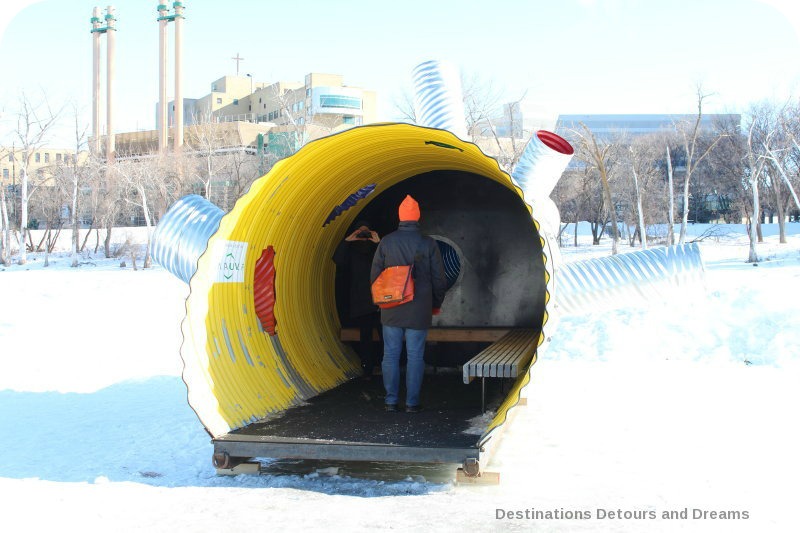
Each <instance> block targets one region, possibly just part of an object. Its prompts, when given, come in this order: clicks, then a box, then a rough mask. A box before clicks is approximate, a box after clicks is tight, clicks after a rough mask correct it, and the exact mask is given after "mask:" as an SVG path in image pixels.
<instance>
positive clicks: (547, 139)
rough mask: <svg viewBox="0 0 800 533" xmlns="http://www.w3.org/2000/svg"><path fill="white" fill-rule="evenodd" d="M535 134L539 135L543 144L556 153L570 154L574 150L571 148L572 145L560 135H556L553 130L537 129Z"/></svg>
mask: <svg viewBox="0 0 800 533" xmlns="http://www.w3.org/2000/svg"><path fill="white" fill-rule="evenodd" d="M536 136H537V137H539V140H540V141H542V142H543V143H544V144H545V145H547V146H548V147H549V148H552V149H553V150H555V151H556V152H558V153H561V154H564V155H572V154H573V153H574V152H575V149H574V148H572V145H571V144H569V143H568V142H567V141H566V139H564V138H563V137H561V136H560V135H556V134H555V133H553V132H550V131H547V130H539V131H537V132H536Z"/></svg>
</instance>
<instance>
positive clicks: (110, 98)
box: [106, 6, 117, 164]
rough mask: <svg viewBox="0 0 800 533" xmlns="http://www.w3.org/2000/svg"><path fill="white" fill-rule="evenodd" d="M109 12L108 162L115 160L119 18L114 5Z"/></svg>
mask: <svg viewBox="0 0 800 533" xmlns="http://www.w3.org/2000/svg"><path fill="white" fill-rule="evenodd" d="M107 11H108V14H107V15H106V45H107V46H108V49H107V51H106V55H107V57H106V61H107V63H106V70H107V72H106V76H107V78H106V129H107V131H106V139H107V142H106V162H107V163H109V164H110V163H113V162H114V151H115V146H114V144H115V143H114V129H113V127H114V99H113V83H114V61H115V57H114V45H115V41H116V34H117V28H116V26H115V24H116V22H117V19H115V18H114V6H108V10H107Z"/></svg>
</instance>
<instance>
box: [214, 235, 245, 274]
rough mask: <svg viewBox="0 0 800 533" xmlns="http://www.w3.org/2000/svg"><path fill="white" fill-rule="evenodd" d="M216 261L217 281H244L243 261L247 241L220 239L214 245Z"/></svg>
mask: <svg viewBox="0 0 800 533" xmlns="http://www.w3.org/2000/svg"><path fill="white" fill-rule="evenodd" d="M214 256H215V257H218V258H219V259H218V260H217V261H216V263H217V265H218V266H217V276H216V280H215V281H216V282H217V283H236V282H243V281H244V262H245V258H246V257H247V243H246V242H239V241H221V242H217V243H216V244H215V246H214Z"/></svg>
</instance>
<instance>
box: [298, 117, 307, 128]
mask: <svg viewBox="0 0 800 533" xmlns="http://www.w3.org/2000/svg"><path fill="white" fill-rule="evenodd" d="M297 123H298V124H300V125H301V126H302V125H303V124H305V123H306V119H305V117H300V120H298V121H297Z"/></svg>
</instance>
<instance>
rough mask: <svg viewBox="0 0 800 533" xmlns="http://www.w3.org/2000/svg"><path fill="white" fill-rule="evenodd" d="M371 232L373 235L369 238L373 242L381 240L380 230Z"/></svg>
mask: <svg viewBox="0 0 800 533" xmlns="http://www.w3.org/2000/svg"><path fill="white" fill-rule="evenodd" d="M369 232H370V234H371V235H370V237H369V240H371V241H372V242H374V243H379V242H381V238H380V237H378V232H377V231H375V230H369Z"/></svg>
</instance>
